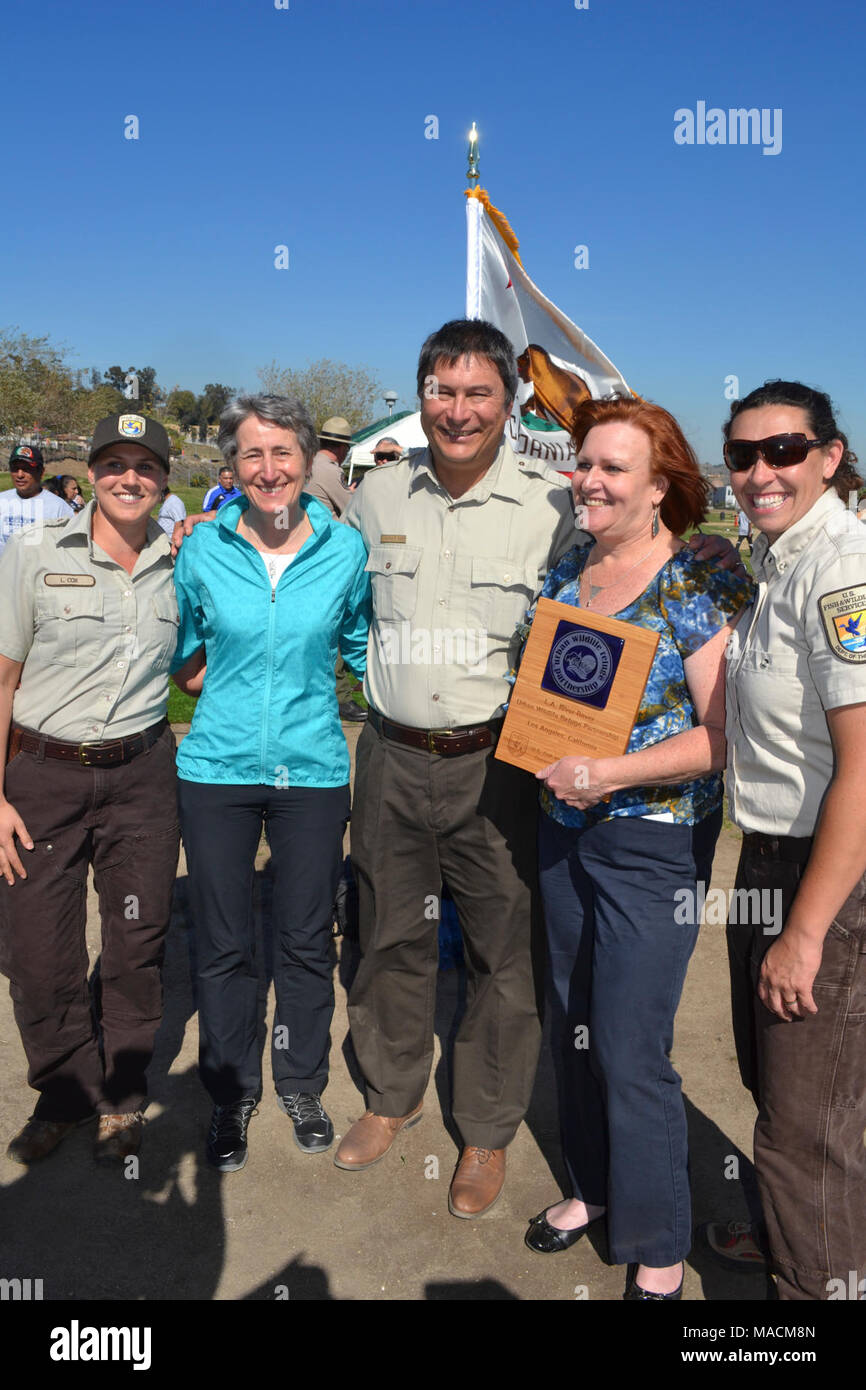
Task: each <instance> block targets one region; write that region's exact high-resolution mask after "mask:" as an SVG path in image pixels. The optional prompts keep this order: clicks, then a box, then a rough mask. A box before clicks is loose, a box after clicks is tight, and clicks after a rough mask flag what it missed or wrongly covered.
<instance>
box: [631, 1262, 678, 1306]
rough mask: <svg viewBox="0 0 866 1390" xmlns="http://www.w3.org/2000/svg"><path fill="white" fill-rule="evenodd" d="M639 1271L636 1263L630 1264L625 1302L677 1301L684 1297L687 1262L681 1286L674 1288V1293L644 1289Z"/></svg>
mask: <svg viewBox="0 0 866 1390" xmlns="http://www.w3.org/2000/svg"><path fill="white" fill-rule="evenodd" d="M637 1271H638V1266H637V1265H636V1264H635V1265H629V1267H628V1272H627V1274H626V1279H625V1293H624V1294H623V1301H624V1302H625V1303H637V1302H639V1301H642V1300H644V1299H646V1300H647V1301H650V1302H653V1303H675V1302H676V1301H677V1300H678V1299H681V1298H682V1296H683V1279H684V1278H685V1275H686V1267H685V1264H683V1279H681V1280H680V1286H679V1288H678V1289H674V1290H673V1292H672V1293H651V1292H650V1290H649V1289H642V1288H641V1286H640V1284H639V1283H638V1282H637Z"/></svg>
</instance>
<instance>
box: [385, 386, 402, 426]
mask: <svg viewBox="0 0 866 1390" xmlns="http://www.w3.org/2000/svg"><path fill="white" fill-rule="evenodd" d="M399 399H400V398H399V396H398V395H397V392H396V391H386V392H385V396H384V400H385V404H386V405H387V407H388V419H389V420H390V418H391V415H392V414H393V411H394V406H395V405H396V404H397V401H398V400H399Z"/></svg>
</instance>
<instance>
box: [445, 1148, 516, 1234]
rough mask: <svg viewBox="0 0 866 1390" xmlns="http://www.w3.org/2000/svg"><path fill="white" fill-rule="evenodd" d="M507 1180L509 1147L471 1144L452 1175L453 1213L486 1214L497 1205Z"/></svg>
mask: <svg viewBox="0 0 866 1390" xmlns="http://www.w3.org/2000/svg"><path fill="white" fill-rule="evenodd" d="M504 1182H505V1150H504V1149H478V1148H475V1146H474V1145H472V1144H469V1145H467V1146H466V1148H465V1149H464V1150H463V1152H462V1154H461V1155H460V1162H459V1163H458V1164H457V1171H456V1172H455V1174H454V1177H453V1178H452V1179H451V1190H450V1192H449V1193H448V1210H449V1211H450V1213H451V1215H452V1216H465V1217H472V1216H483V1215H484V1213H485V1212H486V1211H489V1210H490V1208H491V1207H492V1206H493V1203H494V1202H495V1201H496V1199H497V1197H498V1196H499V1194H500V1192H501V1191H502V1184H503V1183H504Z"/></svg>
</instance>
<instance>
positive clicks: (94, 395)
mask: <svg viewBox="0 0 866 1390" xmlns="http://www.w3.org/2000/svg"><path fill="white" fill-rule="evenodd" d="M128 404H129V402H128V401H125V400H124V398H123V396H122V395H121V394H120V392H119V391H116V390H115V389H114V387H113V386H109V385H108V383H107V382H103V383H102V385H101V386H97V387H96V389H95V390H93V391H76V393H75V403H74V405H75V408H74V414H73V424H72V426H71V430H72V432H73V433H74V434H92V433H93V427H94V425H95V424H96V422H97V420H104V419H105V417H106V415H122V414H123V412H124V410H125V409H126V408H127V406H128Z"/></svg>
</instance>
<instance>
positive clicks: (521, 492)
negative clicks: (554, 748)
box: [335, 320, 575, 1217]
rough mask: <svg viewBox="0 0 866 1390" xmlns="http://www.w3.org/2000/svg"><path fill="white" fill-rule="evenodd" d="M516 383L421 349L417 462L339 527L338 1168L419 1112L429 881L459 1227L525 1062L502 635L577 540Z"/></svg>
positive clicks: (506, 1130) (379, 476)
mask: <svg viewBox="0 0 866 1390" xmlns="http://www.w3.org/2000/svg"><path fill="white" fill-rule="evenodd" d="M516 383H517V372H516V366H515V363H514V354H513V351H512V348H511V344H510V343H509V341H508V339H507V338H505V337H504V335H503V334H502V333H500V332H499V330H498V329H496V328H494V327H493V326H492V325H490V324H485V323H482V322H468V321H462V320H459V321H457V322H454V323H451V324H446V325H445V326H444V327H443V328H442V329H441V330H440V331H439V332H438V333H436V334H433V335H432V336H431V338H429V339H428V340H427V343H426V344H425V345H424V348H422V352H421V362H420V364H419V395H420V396H421V398H422V408H421V421H422V425H423V428H424V432H425V434H426V435H427V438H428V440H429V447H428V448H427V449H424V450H414V451H413V452H412V453H411V454H410V455H409V457H408V458H407V459H404V460H401V461H400V462H398V463H394V464H383V465H382V466H381V467H379V468H377V469H374V470H371V472H370V473H369V474H368V476H367V477H366V478H365V479H364V485H363V487H362V488H361V489H359V491H358V493H357V494H356V497H355V499H354V501H353V502H352V504H351V505H350V507H349V509H348V511H347V513H346V515H345V520H346V521H347V523H348V524H349V525H351V526H355V527H357V528H358V529H359V530H360V531H361V534H362V535H363V537H364V540H365V542H366V544H367V547H368V549H369V553H370V555H369V561H368V566H367V567H368V569H369V570H370V572H371V574H372V579H373V628H372V631H371V635H370V645H369V653H368V664H367V676H366V679H365V686H364V691H365V695H366V697H367V699H368V701H369V703H370V706H371V711H370V717H369V721H368V725H367V728H366V729H365V730H364V732H363V734H362V735H361V739H360V741H359V744H358V750H357V770H356V781H355V798H354V805H355V809H354V815H353V821H352V859H353V864H354V868H355V871H356V876H357V878H358V883H359V899H360V911H361V950H362V961H361V965H360V967H359V971H358V975H357V978H356V980H355V983H354V986H353V988H352V992H351V996H350V1003H349V1016H350V1021H351V1028H352V1040H353V1043H354V1046H355V1050H356V1053H357V1056H358V1059H359V1061H360V1064H361V1068H362V1070H363V1072H364V1075H365V1078H366V1081H367V1098H368V1104H369V1105H370V1107H371V1108H370V1110H369V1111H368V1112H367V1114H366V1115H365V1116H364V1117H363V1118H362V1119H361V1120H360V1121H358V1122H357V1123H356V1124H355V1125H354V1126H353V1127H352V1129H351V1130H350V1131H349V1133H348V1134H347V1135H346V1137H345V1138H344V1140H343V1142H342V1143H341V1145H340V1147H339V1149H338V1151H337V1155H336V1159H335V1161H336V1163H337V1165H338V1166H339V1167H341V1168H347V1169H356V1168H359V1169H360V1168H365V1167H368V1166H369V1165H370V1164H371V1163H374V1162H376V1161H378V1159H379V1158H381V1157H382V1156H383V1155H384V1154H385V1153H386V1152H387V1150H388V1149H389V1148H390V1146H391V1144H392V1143H393V1140H394V1137H395V1135H396V1133H397V1132H398V1130H399V1129H400V1128H402V1127H404V1126H406V1125H407V1124H411V1123H414V1122H415V1120H416V1119H417V1118H419V1117H420V1111H421V1102H422V1098H423V1095H424V1090H425V1088H426V1085H427V1081H428V1077H429V1073H430V1065H431V1060H432V1054H433V1008H434V1002H435V990H436V971H437V954H436V944H437V933H438V918H439V894H440V889H441V883H442V880H443V878H444V879H445V880H446V882H447V883H448V886H449V888H450V890H451V893H452V896H453V898H454V901H455V903H456V906H457V911H458V914H459V917H460V922H461V927H462V931H463V937H464V942H465V947H466V949H465V955H466V965H467V975H468V985H467V1005H466V1013H465V1016H464V1018H463V1020H462V1022H461V1025H460V1028H459V1031H458V1034H457V1038H456V1042H455V1046H454V1100H453V1114H454V1119H455V1121H456V1123H457V1125H458V1127H459V1129H460V1132H461V1135H462V1138H463V1144H464V1148H463V1151H462V1155H461V1159H460V1163H459V1165H458V1169H457V1172H456V1174H455V1177H454V1181H453V1182H452V1185H451V1191H450V1195H449V1206H450V1209H451V1211H452V1213H453V1214H454V1215H455V1216H463V1217H473V1216H478V1215H480V1214H481V1213H482V1212H484V1211H486V1210H488V1209H489V1207H490V1206H492V1204H493V1202H494V1201H495V1200H496V1198H497V1196H498V1195H499V1192H500V1190H501V1187H502V1183H503V1180H504V1172H505V1147H506V1145H507V1144H508V1143H509V1142H510V1140H511V1139H512V1137H513V1135H514V1133H515V1131H516V1129H517V1127H518V1125H519V1124H520V1121H521V1119H522V1118H523V1115H524V1113H525V1111H526V1107H527V1105H528V1102H529V1097H530V1092H531V1089H532V1083H533V1079H534V1075H535V1068H536V1062H537V1057H538V1047H539V1041H540V1025H539V1014H538V995H539V993H540V982H539V981H538V979H537V978H536V977H535V975H534V972H533V965H532V947H533V945H534V928H535V927H536V926H537V925H538V924H539V922H540V915H539V904H538V892H537V887H536V862H535V835H536V816H537V800H538V791H537V784H536V783H535V780H534V779H533V778H532V777H531V776H529V775H528V774H527V773H524V772H521V771H519V770H518V769H516V768H513V767H510V766H509V765H507V764H505V763H502V762H497V761H495V759H494V756H493V754H494V749H495V745H496V739H497V735H498V731H499V726H500V718H499V716H500V715H501V706H502V704H503V701H504V700H506V699H507V698H508V691H509V687H508V684H507V681H506V675H507V673H508V671H509V669H510V667H511V666H512V664H513V662H514V660H515V658H516V655H517V651H518V646H519V638H518V636H517V633H516V631H515V629H516V626H517V624H518V623H520V622H521V621H522V620H523V618H524V615H525V613H526V610H527V608H528V607H529V605H530V603H531V602H532V600H533V598H534V597H535V595H536V593H537V592H538V590H539V589H540V587H541V585H542V583H543V580H544V577H545V575H546V573H547V569H548V565H549V563H550V562H551V560H555V559H557V558H558V557H559V555H561V554H562V553H563V551H564V550H566V549H567V548H568V546H569V545H571V544H572V543H573V541H574V539H575V529H574V519H573V512H572V505H571V495H570V491H569V488H568V484H567V480H566V479H565V478H563V477H561V476H560V475H558V474H556V473H554V472H553V471H552V470H550V469H548V468H546V467H545V465H543V464H538V463H535V462H533V461H527V460H525V459H523V458H518V457H517V456H516V455H515V454H514V452H513V451H512V449H511V447H510V445H509V444H508V443H507V442H506V441H505V439H504V438H503V436H504V433H505V428H506V424H507V421H508V417H509V414H510V411H511V404H512V400H513V397H514V392H515V390H516ZM437 731H438V732H437Z"/></svg>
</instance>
